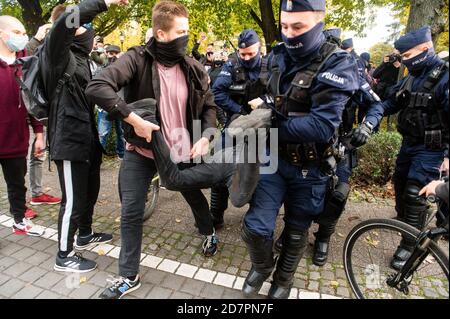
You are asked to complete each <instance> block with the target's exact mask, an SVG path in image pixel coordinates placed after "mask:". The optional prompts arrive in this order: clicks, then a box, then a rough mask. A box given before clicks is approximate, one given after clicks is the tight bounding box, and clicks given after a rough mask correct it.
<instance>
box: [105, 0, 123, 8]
mask: <svg viewBox="0 0 450 319" xmlns="http://www.w3.org/2000/svg"><path fill="white" fill-rule="evenodd" d="M105 4H106V5H107V6H108V7H109V6H110V5H112V4H128V0H105Z"/></svg>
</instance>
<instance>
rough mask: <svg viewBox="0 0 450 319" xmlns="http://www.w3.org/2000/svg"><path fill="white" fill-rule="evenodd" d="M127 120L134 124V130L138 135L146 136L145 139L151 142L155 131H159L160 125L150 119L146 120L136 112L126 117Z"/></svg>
mask: <svg viewBox="0 0 450 319" xmlns="http://www.w3.org/2000/svg"><path fill="white" fill-rule="evenodd" d="M125 122H127V123H128V124H130V125H132V126H133V128H134V132H135V133H136V135H137V136H139V137H142V138H145V140H146V141H147V142H148V143H150V142H151V141H152V133H153V131H159V130H160V127H159V126H158V125H155V124H153V123H151V122H149V121H146V120H144V119H143V118H141V117H140V116H139V115H137V114H136V113H131V114H130V115H129V116H128V117H127V118H126V119H125Z"/></svg>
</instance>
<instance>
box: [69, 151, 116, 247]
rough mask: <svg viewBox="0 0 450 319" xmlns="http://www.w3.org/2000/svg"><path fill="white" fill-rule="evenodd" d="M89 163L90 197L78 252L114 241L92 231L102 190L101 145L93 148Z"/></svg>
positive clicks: (82, 225)
mask: <svg viewBox="0 0 450 319" xmlns="http://www.w3.org/2000/svg"><path fill="white" fill-rule="evenodd" d="M91 152H92V153H91V159H90V163H89V180H88V186H87V187H88V195H87V196H88V197H87V199H86V205H85V209H84V211H83V214H82V215H81V216H80V221H79V232H78V237H77V243H76V246H75V248H76V249H78V250H85V249H89V248H91V247H93V246H96V245H98V244H104V243H108V242H110V241H111V240H112V235H111V234H106V233H94V231H93V229H92V216H93V215H94V208H95V204H96V203H97V199H98V193H99V190H100V166H101V163H102V150H101V148H100V145H97V146H93V147H92V151H91Z"/></svg>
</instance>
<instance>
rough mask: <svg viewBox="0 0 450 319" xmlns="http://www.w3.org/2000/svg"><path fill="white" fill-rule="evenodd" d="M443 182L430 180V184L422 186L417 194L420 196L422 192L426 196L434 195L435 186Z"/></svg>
mask: <svg viewBox="0 0 450 319" xmlns="http://www.w3.org/2000/svg"><path fill="white" fill-rule="evenodd" d="M443 183H444V182H443V181H432V182H431V183H430V184H428V185H427V186H425V187H424V188H422V190H421V191H420V192H419V196H422V195H423V194H425V196H426V197H429V196H435V195H436V188H437V187H438V186H439V185H441V184H443Z"/></svg>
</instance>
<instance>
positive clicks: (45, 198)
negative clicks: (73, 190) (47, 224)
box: [30, 193, 61, 205]
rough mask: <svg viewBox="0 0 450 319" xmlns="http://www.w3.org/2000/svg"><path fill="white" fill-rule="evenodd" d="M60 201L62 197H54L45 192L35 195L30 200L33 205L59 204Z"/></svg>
mask: <svg viewBox="0 0 450 319" xmlns="http://www.w3.org/2000/svg"><path fill="white" fill-rule="evenodd" d="M59 203H61V198H59V197H54V196H51V195H48V194H45V193H44V194H42V195H40V196H37V197H33V198H32V199H31V201H30V204H31V205H42V204H45V205H57V204H59Z"/></svg>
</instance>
